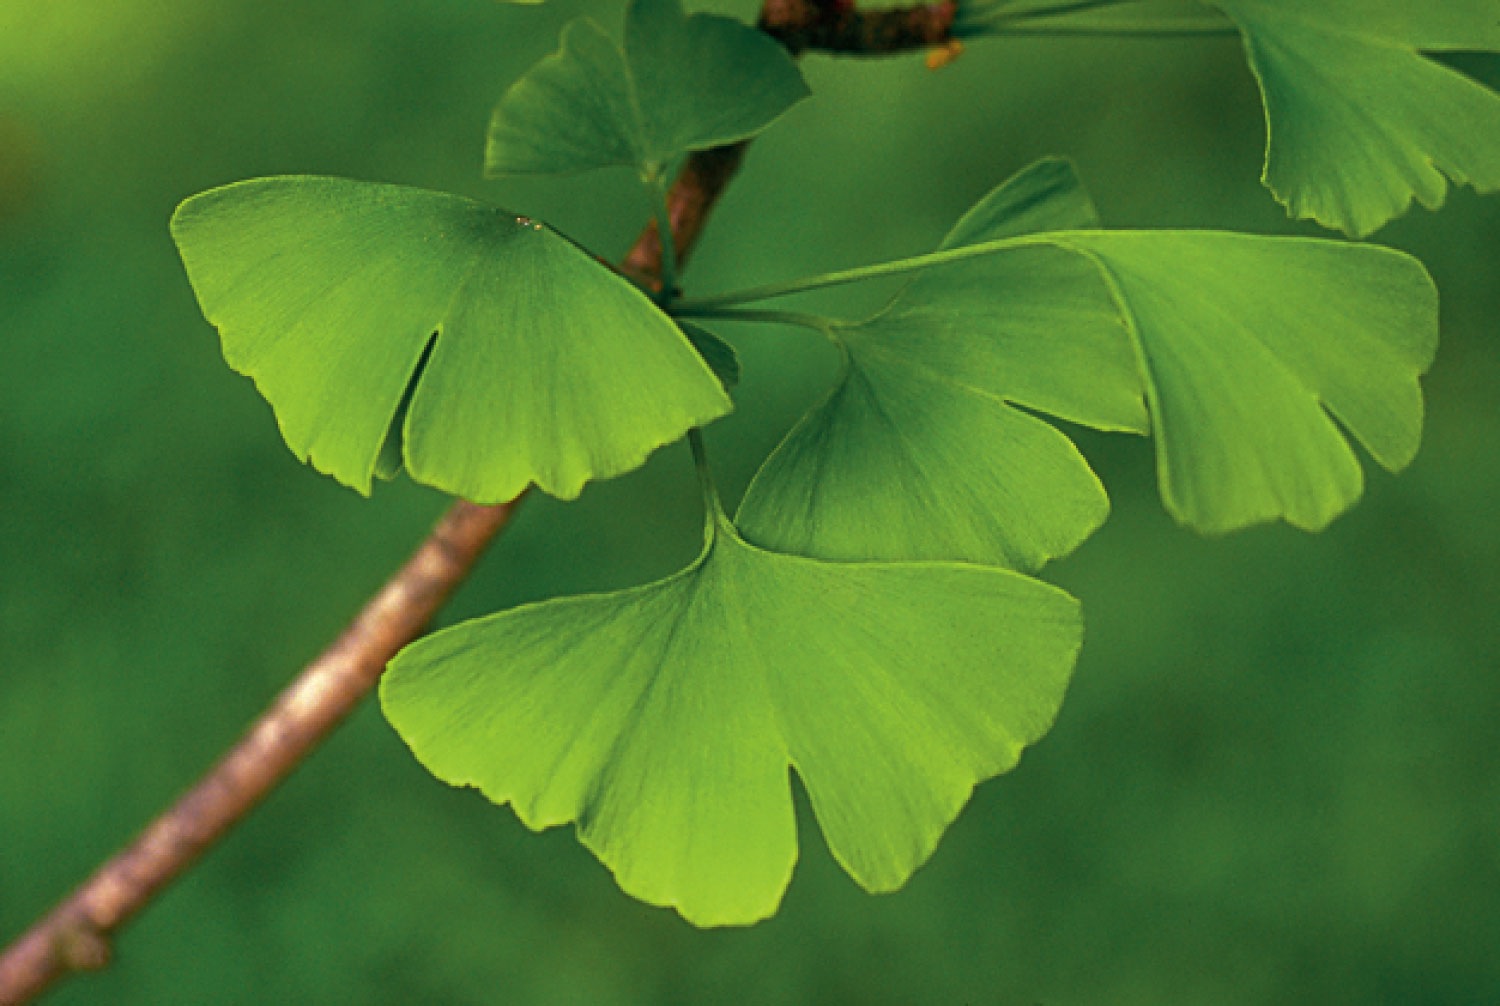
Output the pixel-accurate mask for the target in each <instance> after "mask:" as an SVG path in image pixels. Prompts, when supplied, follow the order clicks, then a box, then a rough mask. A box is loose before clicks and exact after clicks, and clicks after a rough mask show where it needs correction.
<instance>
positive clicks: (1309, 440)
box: [1059, 232, 1437, 532]
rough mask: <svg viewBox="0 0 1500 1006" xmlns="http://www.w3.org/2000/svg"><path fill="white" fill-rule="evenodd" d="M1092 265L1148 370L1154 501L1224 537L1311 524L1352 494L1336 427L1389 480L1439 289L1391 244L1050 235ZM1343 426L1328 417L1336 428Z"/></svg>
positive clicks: (1417, 401)
mask: <svg viewBox="0 0 1500 1006" xmlns="http://www.w3.org/2000/svg"><path fill="white" fill-rule="evenodd" d="M1059 240H1060V241H1062V242H1064V243H1065V244H1066V245H1068V246H1070V247H1074V248H1077V249H1079V250H1081V251H1084V252H1085V253H1087V254H1089V255H1091V256H1092V257H1094V258H1096V259H1097V260H1098V261H1099V262H1100V264H1101V267H1102V268H1103V269H1104V271H1105V273H1106V275H1107V276H1108V278H1109V281H1110V283H1111V285H1112V286H1114V288H1115V291H1116V295H1117V297H1118V299H1119V303H1120V306H1121V309H1122V311H1123V312H1124V314H1125V315H1126V320H1127V323H1128V325H1129V328H1130V333H1131V337H1132V338H1133V340H1134V341H1135V344H1136V350H1137V353H1138V354H1139V356H1140V361H1141V368H1142V371H1143V373H1144V374H1145V377H1146V399H1147V404H1148V406H1149V408H1150V410H1151V417H1152V419H1151V421H1152V426H1153V431H1154V436H1155V438H1156V450H1157V457H1158V465H1159V475H1160V480H1161V491H1162V498H1163V500H1164V501H1165V503H1166V506H1167V509H1168V510H1170V511H1171V512H1172V514H1173V515H1174V516H1176V517H1177V518H1178V519H1179V520H1181V521H1183V522H1185V523H1188V524H1191V525H1192V526H1194V527H1197V528H1199V529H1200V530H1204V531H1210V532H1216V531H1228V530H1232V529H1235V528H1239V527H1243V526H1245V525H1248V524H1252V523H1255V522H1258V521H1265V520H1272V519H1275V518H1278V517H1284V518H1285V519H1286V520H1287V521H1288V522H1290V523H1291V524H1293V525H1295V526H1297V527H1301V528H1306V529H1309V530H1317V529H1320V528H1322V527H1324V526H1325V525H1327V524H1328V522H1329V521H1331V520H1332V519H1333V518H1334V517H1336V516H1337V515H1338V514H1339V513H1341V512H1343V511H1344V510H1345V509H1347V508H1348V507H1349V506H1350V505H1351V504H1352V503H1353V502H1354V501H1355V500H1356V499H1358V497H1359V494H1360V490H1361V488H1362V485H1363V474H1362V472H1361V469H1360V465H1359V462H1358V460H1357V459H1356V458H1355V456H1354V452H1353V450H1352V449H1351V448H1350V446H1349V443H1348V440H1347V439H1346V437H1345V435H1344V433H1343V432H1342V431H1341V430H1340V427H1339V424H1342V425H1343V427H1344V428H1346V429H1347V430H1348V431H1349V432H1350V433H1352V434H1353V435H1354V436H1355V437H1356V438H1358V439H1359V441H1360V442H1361V443H1362V444H1363V445H1364V446H1365V448H1366V449H1367V450H1368V451H1369V452H1370V454H1371V455H1373V456H1374V458H1375V460H1376V461H1378V462H1379V463H1380V464H1381V465H1383V466H1385V467H1386V468H1388V469H1390V470H1392V471H1395V470H1398V469H1400V468H1402V467H1404V466H1405V465H1406V464H1407V463H1408V462H1410V461H1411V459H1412V457H1413V456H1414V455H1415V453H1416V450H1417V445H1418V442H1419V441H1420V439H1421V432H1422V393H1421V388H1420V386H1419V384H1418V381H1417V378H1418V376H1419V375H1420V374H1422V373H1423V372H1424V371H1425V370H1426V369H1427V367H1428V365H1429V364H1430V363H1431V360H1432V355H1433V353H1434V351H1435V350H1436V346H1437V294H1436V291H1435V290H1434V288H1433V285H1432V280H1431V279H1430V278H1429V277H1428V275H1427V272H1426V270H1424V269H1423V268H1422V266H1421V264H1420V263H1419V262H1417V261H1416V260H1415V259H1413V258H1411V257H1410V256H1407V255H1403V254H1401V253H1399V252H1394V251H1391V250H1389V249H1385V248H1378V247H1371V246H1367V245H1351V244H1347V243H1344V242H1337V241H1316V240H1307V239H1301V238H1264V237H1254V236H1250V235H1243V234H1223V233H1212V232H1159V233H1151V232H1133V233H1131V232H1119V233H1107V232H1103V233H1093V234H1070V235H1059ZM1335 420H1337V422H1335Z"/></svg>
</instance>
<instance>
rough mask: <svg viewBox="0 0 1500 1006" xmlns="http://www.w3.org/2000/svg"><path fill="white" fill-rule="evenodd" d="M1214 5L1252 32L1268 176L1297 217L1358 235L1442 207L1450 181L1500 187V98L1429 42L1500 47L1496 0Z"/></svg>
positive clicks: (1224, 1) (1273, 0) (1223, 0)
mask: <svg viewBox="0 0 1500 1006" xmlns="http://www.w3.org/2000/svg"><path fill="white" fill-rule="evenodd" d="M1208 2H1210V3H1213V4H1214V5H1215V6H1218V7H1220V8H1222V9H1223V11H1224V12H1225V13H1226V14H1228V15H1229V16H1230V17H1231V18H1233V19H1234V21H1235V22H1236V23H1237V24H1238V26H1239V28H1240V31H1241V34H1242V35H1243V36H1244V41H1245V50H1246V53H1247V54H1248V56H1249V60H1250V66H1251V69H1252V70H1253V71H1254V72H1255V76H1256V79H1257V80H1258V81H1259V84H1260V89H1261V96H1262V98H1263V99H1264V101H1265V106H1266V119H1267V123H1268V139H1267V146H1266V165H1265V176H1264V178H1265V183H1266V185H1267V186H1268V187H1269V188H1270V189H1271V191H1272V192H1273V193H1274V194H1275V196H1276V198H1277V199H1279V200H1280V201H1281V202H1282V203H1284V204H1285V205H1286V207H1287V209H1288V211H1289V212H1290V213H1291V214H1292V215H1293V216H1296V217H1311V218H1312V219H1315V220H1317V221H1318V222H1319V223H1322V224H1324V225H1326V226H1329V227H1337V228H1340V229H1342V230H1344V231H1346V232H1347V233H1349V234H1352V235H1355V236H1356V237H1359V236H1363V235H1366V234H1369V233H1371V232H1372V231H1374V230H1376V229H1377V228H1379V227H1380V226H1381V225H1382V224H1384V223H1386V222H1387V221H1388V220H1390V219H1391V218H1393V217H1395V216H1398V215H1399V214H1401V213H1402V212H1404V211H1405V209H1406V208H1407V206H1409V205H1410V203H1411V200H1412V198H1413V197H1415V198H1416V199H1418V200H1419V201H1420V202H1421V203H1422V204H1423V205H1424V206H1427V207H1429V208H1433V207H1437V206H1440V205H1441V204H1442V203H1443V200H1444V199H1445V198H1446V195H1447V189H1448V181H1447V179H1450V178H1451V179H1452V180H1453V181H1454V182H1455V183H1457V184H1460V185H1464V184H1467V185H1473V186H1474V187H1475V188H1476V189H1478V190H1480V191H1482V192H1492V191H1495V190H1496V189H1500V95H1497V94H1496V93H1495V92H1493V91H1491V90H1489V89H1487V88H1485V87H1484V86H1483V85H1481V84H1479V83H1477V82H1475V81H1474V80H1471V79H1470V78H1468V77H1466V76H1464V75H1463V74H1461V73H1459V72H1458V71H1456V70H1452V69H1450V68H1448V67H1446V66H1443V65H1441V64H1439V63H1436V62H1433V61H1432V60H1430V59H1428V58H1426V57H1425V56H1424V55H1423V52H1422V51H1423V50H1428V51H1433V50H1452V49H1484V50H1493V51H1500V8H1497V6H1496V4H1495V2H1494V0H1440V2H1439V0H1331V2H1327V0H1320V2H1318V3H1309V2H1306V0H1208ZM1445 175H1446V176H1447V178H1445V177H1444V176H1445Z"/></svg>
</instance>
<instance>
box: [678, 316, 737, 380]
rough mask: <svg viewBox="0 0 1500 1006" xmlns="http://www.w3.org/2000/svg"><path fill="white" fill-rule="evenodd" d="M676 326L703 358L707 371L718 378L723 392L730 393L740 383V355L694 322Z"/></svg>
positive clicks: (681, 323)
mask: <svg viewBox="0 0 1500 1006" xmlns="http://www.w3.org/2000/svg"><path fill="white" fill-rule="evenodd" d="M677 325H678V327H679V328H681V329H682V334H683V335H685V336H687V337H688V341H689V342H691V343H692V344H693V348H694V349H696V350H697V351H698V355H700V356H702V357H703V362H704V363H706V364H708V369H710V370H712V371H713V372H714V374H715V375H717V376H718V378H719V381H720V383H722V384H723V385H724V390H725V391H732V390H733V389H734V387H735V385H737V384H739V383H740V355H739V354H738V353H736V352H735V351H734V347H733V346H731V345H730V344H729V343H727V342H725V341H724V340H723V339H721V338H719V337H718V336H717V335H714V334H713V333H712V332H710V331H709V330H708V329H706V328H704V327H703V326H702V325H699V324H697V323H696V322H691V321H679V322H678V323H677Z"/></svg>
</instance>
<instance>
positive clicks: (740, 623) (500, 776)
mask: <svg viewBox="0 0 1500 1006" xmlns="http://www.w3.org/2000/svg"><path fill="white" fill-rule="evenodd" d="M1079 636H1080V625H1079V620H1078V612H1077V606H1076V602H1074V601H1073V599H1072V598H1070V597H1068V595H1066V594H1064V593H1063V592H1061V591H1059V590H1057V589H1055V588H1053V587H1050V586H1048V585H1046V584H1043V583H1040V582H1038V581H1036V580H1031V579H1028V578H1026V577H1023V576H1021V575H1019V574H1016V573H1011V572H1007V571H1005V570H996V569H986V568H983V567H977V566H965V565H958V564H915V563H914V564H902V565H887V564H873V563H872V564H842V563H827V562H819V561H816V560H811V559H802V558H796V557H792V556H784V555H776V554H773V553H769V552H763V551H761V550H759V549H757V548H754V547H752V546H750V545H747V544H746V543H745V542H744V541H742V540H741V539H740V538H739V537H738V535H737V534H736V533H735V531H734V529H733V528H732V527H731V526H730V525H729V524H728V522H727V521H726V520H725V519H724V518H723V516H722V514H717V515H716V517H715V519H714V521H713V522H712V523H711V526H710V529H709V533H708V535H707V541H706V544H705V548H704V551H703V553H702V554H701V555H700V556H699V558H698V560H697V561H696V562H694V563H693V564H692V565H691V566H689V567H688V568H687V569H686V570H684V571H682V572H680V573H678V574H676V575H675V576H672V577H669V578H667V579H666V580H662V581H660V582H658V583H653V584H650V585H648V586H644V587H638V588H635V589H633V590H626V591H621V592H619V593H614V594H600V595H593V596H584V597H571V598H564V599H560V600H554V601H548V602H545V603H542V604H534V605H528V606H526V607H522V608H517V609H515V610H512V611H507V612H503V613H501V614H498V615H492V616H490V617H488V618H484V619H480V620H478V621H474V622H468V623H465V624H462V625H459V626H456V627H454V628H451V629H448V630H445V631H443V632H439V633H437V634H436V635H434V636H430V637H428V638H426V639H424V640H422V641H420V642H418V643H416V644H414V645H412V646H410V647H408V648H407V649H406V650H405V651H403V652H402V653H401V655H400V656H398V657H397V658H396V660H395V661H394V662H393V663H392V665H391V668H390V670H389V671H388V672H387V673H386V675H385V678H384V680H383V681H382V682H381V701H382V703H383V705H384V708H385V712H386V716H387V717H388V718H389V719H390V721H391V723H392V724H393V725H394V726H395V728H396V729H397V731H398V732H399V733H400V734H401V736H402V737H403V738H404V739H405V740H406V742H407V744H409V745H410V746H411V748H412V750H413V752H415V754H416V755H417V757H418V758H419V759H420V760H421V761H422V762H423V764H425V765H426V766H427V767H428V769H430V770H431V771H432V772H433V773H434V774H435V775H437V776H438V777H439V778H441V779H443V780H445V781H447V782H449V783H451V784H453V785H469V786H475V787H478V788H479V789H480V790H482V791H483V792H484V793H485V795H487V796H488V797H489V798H490V799H492V800H494V801H495V802H497V803H502V804H503V803H509V804H511V805H512V807H513V808H514V809H515V811H516V814H517V815H518V816H519V817H520V818H521V820H522V821H524V822H525V823H526V824H527V825H528V826H529V827H531V828H536V829H541V828H547V827H552V826H554V825H559V824H564V823H567V822H569V821H574V822H577V826H578V832H579V837H580V838H581V840H582V841H583V842H584V844H585V845H587V846H588V847H589V848H590V849H592V850H593V851H594V852H595V854H596V855H598V856H599V858H600V859H601V860H602V861H603V862H604V863H605V864H606V865H607V866H609V868H610V869H611V870H612V871H613V872H614V874H615V876H616V878H617V880H618V881H619V883H620V886H621V887H622V888H623V889H624V890H626V891H627V892H629V893H630V894H632V895H634V896H636V897H638V898H641V899H642V900H645V901H648V902H651V903H653V904H660V905H670V906H673V907H675V908H676V909H677V910H678V911H679V912H681V913H682V915H683V916H684V917H685V918H687V919H688V920H690V921H692V922H694V923H696V924H698V925H705V926H706V925H735V924H745V923H750V922H754V921H756V920H758V919H762V918H765V917H766V916H768V915H770V914H772V913H773V912H774V911H775V910H776V906H777V905H778V903H779V902H780V900H781V895H782V892H783V890H784V889H785V887H786V885H787V882H788V880H789V879H790V876H791V871H792V866H793V863H794V861H795V859H796V835H795V825H794V822H793V813H792V794H791V786H790V780H789V778H788V767H789V766H790V767H791V768H794V769H795V770H796V771H797V774H798V776H800V777H801V779H802V781H803V783H804V784H805V786H806V788H807V792H808V794H809V796H810V797H811V800H812V805H813V809H814V811H815V813H816V814H817V817H818V820H819V823H820V824H821V825H822V829H823V832H824V834H825V836H826V837H827V839H828V843H829V846H830V847H831V849H832V850H833V853H834V855H835V857H837V859H838V860H839V862H840V863H842V864H843V866H844V868H845V869H847V870H848V871H849V873H850V874H851V875H852V876H853V877H854V879H855V880H857V881H858V882H859V883H860V884H861V885H863V886H864V887H866V888H868V889H870V890H872V891H885V890H891V889H894V888H896V887H899V886H900V885H901V884H902V883H903V882H904V881H905V880H906V879H907V877H909V876H910V875H911V873H912V871H914V870H915V869H916V868H917V867H918V866H920V865H921V864H922V863H923V862H924V861H925V860H926V859H927V857H928V856H929V855H930V854H931V852H932V850H933V848H934V847H935V845H936V844H937V841H938V839H939V837H940V836H941V834H942V832H943V830H944V829H945V828H946V827H947V825H948V824H949V822H951V821H952V820H953V818H954V817H955V816H956V815H957V814H958V812H959V810H960V809H961V808H962V806H963V804H964V803H965V801H966V800H967V799H968V797H969V794H970V792H971V791H972V788H973V786H974V785H975V784H976V783H978V782H979V781H981V780H983V779H986V778H989V777H991V776H994V775H996V774H998V773H1001V772H1004V771H1006V770H1007V769H1009V768H1011V767H1012V766H1013V765H1014V764H1015V763H1016V760H1017V758H1018V757H1019V756H1020V752H1021V749H1022V748H1023V747H1025V746H1026V745H1028V744H1030V743H1032V742H1033V741H1035V740H1037V739H1038V738H1039V737H1041V735H1042V734H1043V733H1045V732H1046V730H1047V728H1048V726H1049V725H1050V724H1051V722H1052V720H1053V718H1054V716H1055V715H1056V713H1057V709H1058V705H1059V704H1060V702H1061V701H1062V697H1063V693H1064V691H1065V689H1066V686H1067V680H1068V677H1069V674H1070V673H1071V668H1072V665H1073V661H1074V659H1075V656H1076V651H1077V648H1078V644H1079Z"/></svg>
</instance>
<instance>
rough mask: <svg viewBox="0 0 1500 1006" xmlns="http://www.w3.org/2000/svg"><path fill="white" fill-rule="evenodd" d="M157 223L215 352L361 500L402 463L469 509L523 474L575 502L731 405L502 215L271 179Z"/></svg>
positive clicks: (587, 271) (589, 273)
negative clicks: (169, 238)
mask: <svg viewBox="0 0 1500 1006" xmlns="http://www.w3.org/2000/svg"><path fill="white" fill-rule="evenodd" d="M172 234H173V237H174V238H175V239H176V241H177V245H178V247H179V249H180V250H181V252H182V257H183V262H184V263H185V264H186V266H187V271H188V277H189V279H190V280H191V281H192V284H193V288H194V290H196V291H197V294H198V299H199V302H200V303H201V304H202V306H203V312H204V314H205V315H206V316H207V318H208V320H209V321H210V322H212V323H213V324H214V325H216V326H217V327H218V328H219V331H220V335H221V337H222V340H223V348H224V357H225V359H226V360H227V361H228V362H229V365H230V366H231V367H233V368H234V369H235V370H237V371H239V372H240V373H243V374H246V375H248V376H250V377H252V378H254V379H255V383H256V385H257V387H259V389H260V391H261V394H263V395H264V396H265V397H266V400H267V401H269V402H270V403H271V406H272V408H273V409H274V410H275V412H276V418H277V421H278V422H279V423H280V425H281V430H282V433H283V435H284V436H285V438H286V442H287V444H288V446H290V447H291V449H292V451H293V452H294V453H295V454H296V455H297V457H299V458H301V459H303V460H304V461H309V462H310V463H311V464H313V465H314V466H315V467H316V468H318V469H319V470H320V471H324V472H327V473H328V474H330V475H332V476H333V477H334V478H336V479H338V480H339V481H340V482H343V483H345V484H346V485H349V486H352V487H354V488H356V489H358V490H359V491H360V492H365V493H367V492H369V488H370V478H371V475H372V473H374V472H375V471H376V470H377V468H379V470H381V471H382V472H383V473H385V474H391V473H392V472H393V471H394V470H395V467H396V461H397V459H398V458H404V461H405V467H406V469H407V470H408V471H409V472H410V473H411V475H412V477H413V478H415V479H417V480H418V481H421V482H426V483H428V484H430V485H434V486H437V487H439V488H441V489H445V490H448V491H450V492H453V493H457V494H458V495H461V496H464V497H467V498H469V499H472V500H476V501H479V502H486V503H489V502H499V501H502V500H507V499H510V498H512V497H514V496H515V495H517V494H518V493H519V492H520V491H521V490H522V489H524V488H525V487H526V485H527V484H528V483H530V482H535V483H536V484H537V485H538V486H539V487H541V488H542V489H543V490H545V491H547V492H549V493H552V494H554V495H557V496H561V497H564V498H571V497H573V496H576V495H577V494H578V493H579V491H580V490H581V489H582V487H583V484H584V483H585V482H587V481H588V480H590V479H595V478H607V477H609V476H612V475H618V474H620V473H622V472H625V471H628V470H630V469H631V468H634V467H636V466H637V465H639V464H640V463H641V462H642V461H643V460H644V459H645V458H646V456H647V455H648V454H649V453H650V452H651V451H652V450H654V449H655V448H656V447H658V446H660V445H662V444H665V443H669V442H671V441H674V440H676V439H678V438H679V437H681V436H682V435H683V434H684V433H685V432H686V431H687V430H688V429H690V428H692V427H694V426H700V425H702V424H704V423H706V422H709V421H711V420H713V419H715V418H717V417H719V416H721V415H723V414H724V413H726V412H727V411H729V409H730V407H731V406H730V402H729V399H728V398H727V397H726V395H725V394H724V391H723V389H722V388H721V387H720V385H719V382H718V381H717V380H716V379H715V377H714V375H713V373H712V372H711V371H710V370H709V369H708V367H707V366H706V365H705V364H704V363H703V361H702V359H701V358H700V357H699V356H698V354H697V352H696V351H695V350H694V349H693V347H692V346H691V345H689V343H688V342H687V340H686V339H685V338H684V337H683V335H682V333H681V332H679V331H678V329H677V327H676V326H675V325H674V324H673V323H672V321H671V320H670V319H669V318H667V317H666V316H665V315H664V314H662V313H661V312H660V311H659V310H658V309H657V308H656V306H655V305H653V304H652V303H651V301H650V300H649V299H648V298H647V297H646V296H645V295H643V294H642V293H640V291H638V290H636V289H635V288H634V287H633V286H631V285H630V284H629V283H627V282H626V281H625V280H623V279H621V278H620V277H619V276H617V275H615V274H614V273H612V272H610V271H609V270H608V269H606V268H604V267H603V266H601V265H600V264H599V263H598V262H596V261H594V259H593V258H592V257H590V256H589V255H587V254H586V253H584V252H583V251H581V250H580V249H579V248H577V247H576V246H575V245H573V244H572V243H571V242H569V241H567V240H566V239H564V238H562V237H560V236H559V235H557V234H555V233H554V232H552V231H550V230H549V229H547V228H546V227H544V226H542V225H541V224H539V223H534V222H532V221H530V220H527V219H525V218H523V217H517V216H515V215H514V214H510V213H507V212H505V211H504V210H500V209H496V208H494V207H491V206H486V205H483V204H481V203H475V202H472V201H470V200H467V199H461V198H459V197H457V196H450V195H445V194H442V193H436V192H427V191H423V190H420V189H411V188H405V187H400V186H393V185H376V184H371V183H366V182H355V181H347V180H343V179H335V178H312V177H288V178H267V179H259V180H255V181H249V182H241V183H238V184H236V185H230V186H227V187H225V188H221V189H214V190H212V191H210V192H206V193H203V194H201V195H198V196H194V197H193V198H191V199H189V200H187V201H186V202H184V203H183V204H182V205H181V206H180V207H178V209H177V212H176V214H174V215H173V218H172ZM429 347H430V349H429ZM429 352H430V356H429V357H427V358H426V362H425V365H424V366H423V367H422V368H421V373H420V375H419V376H417V375H416V371H417V368H418V363H419V360H422V359H423V358H424V354H425V353H429ZM398 409H399V410H404V420H403V421H402V422H401V424H400V426H399V428H398V429H394V430H393V429H392V420H393V417H394V416H396V415H397V413H398ZM383 445H389V446H387V448H386V450H385V452H384V459H383V460H380V459H381V455H382V446H383Z"/></svg>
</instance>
